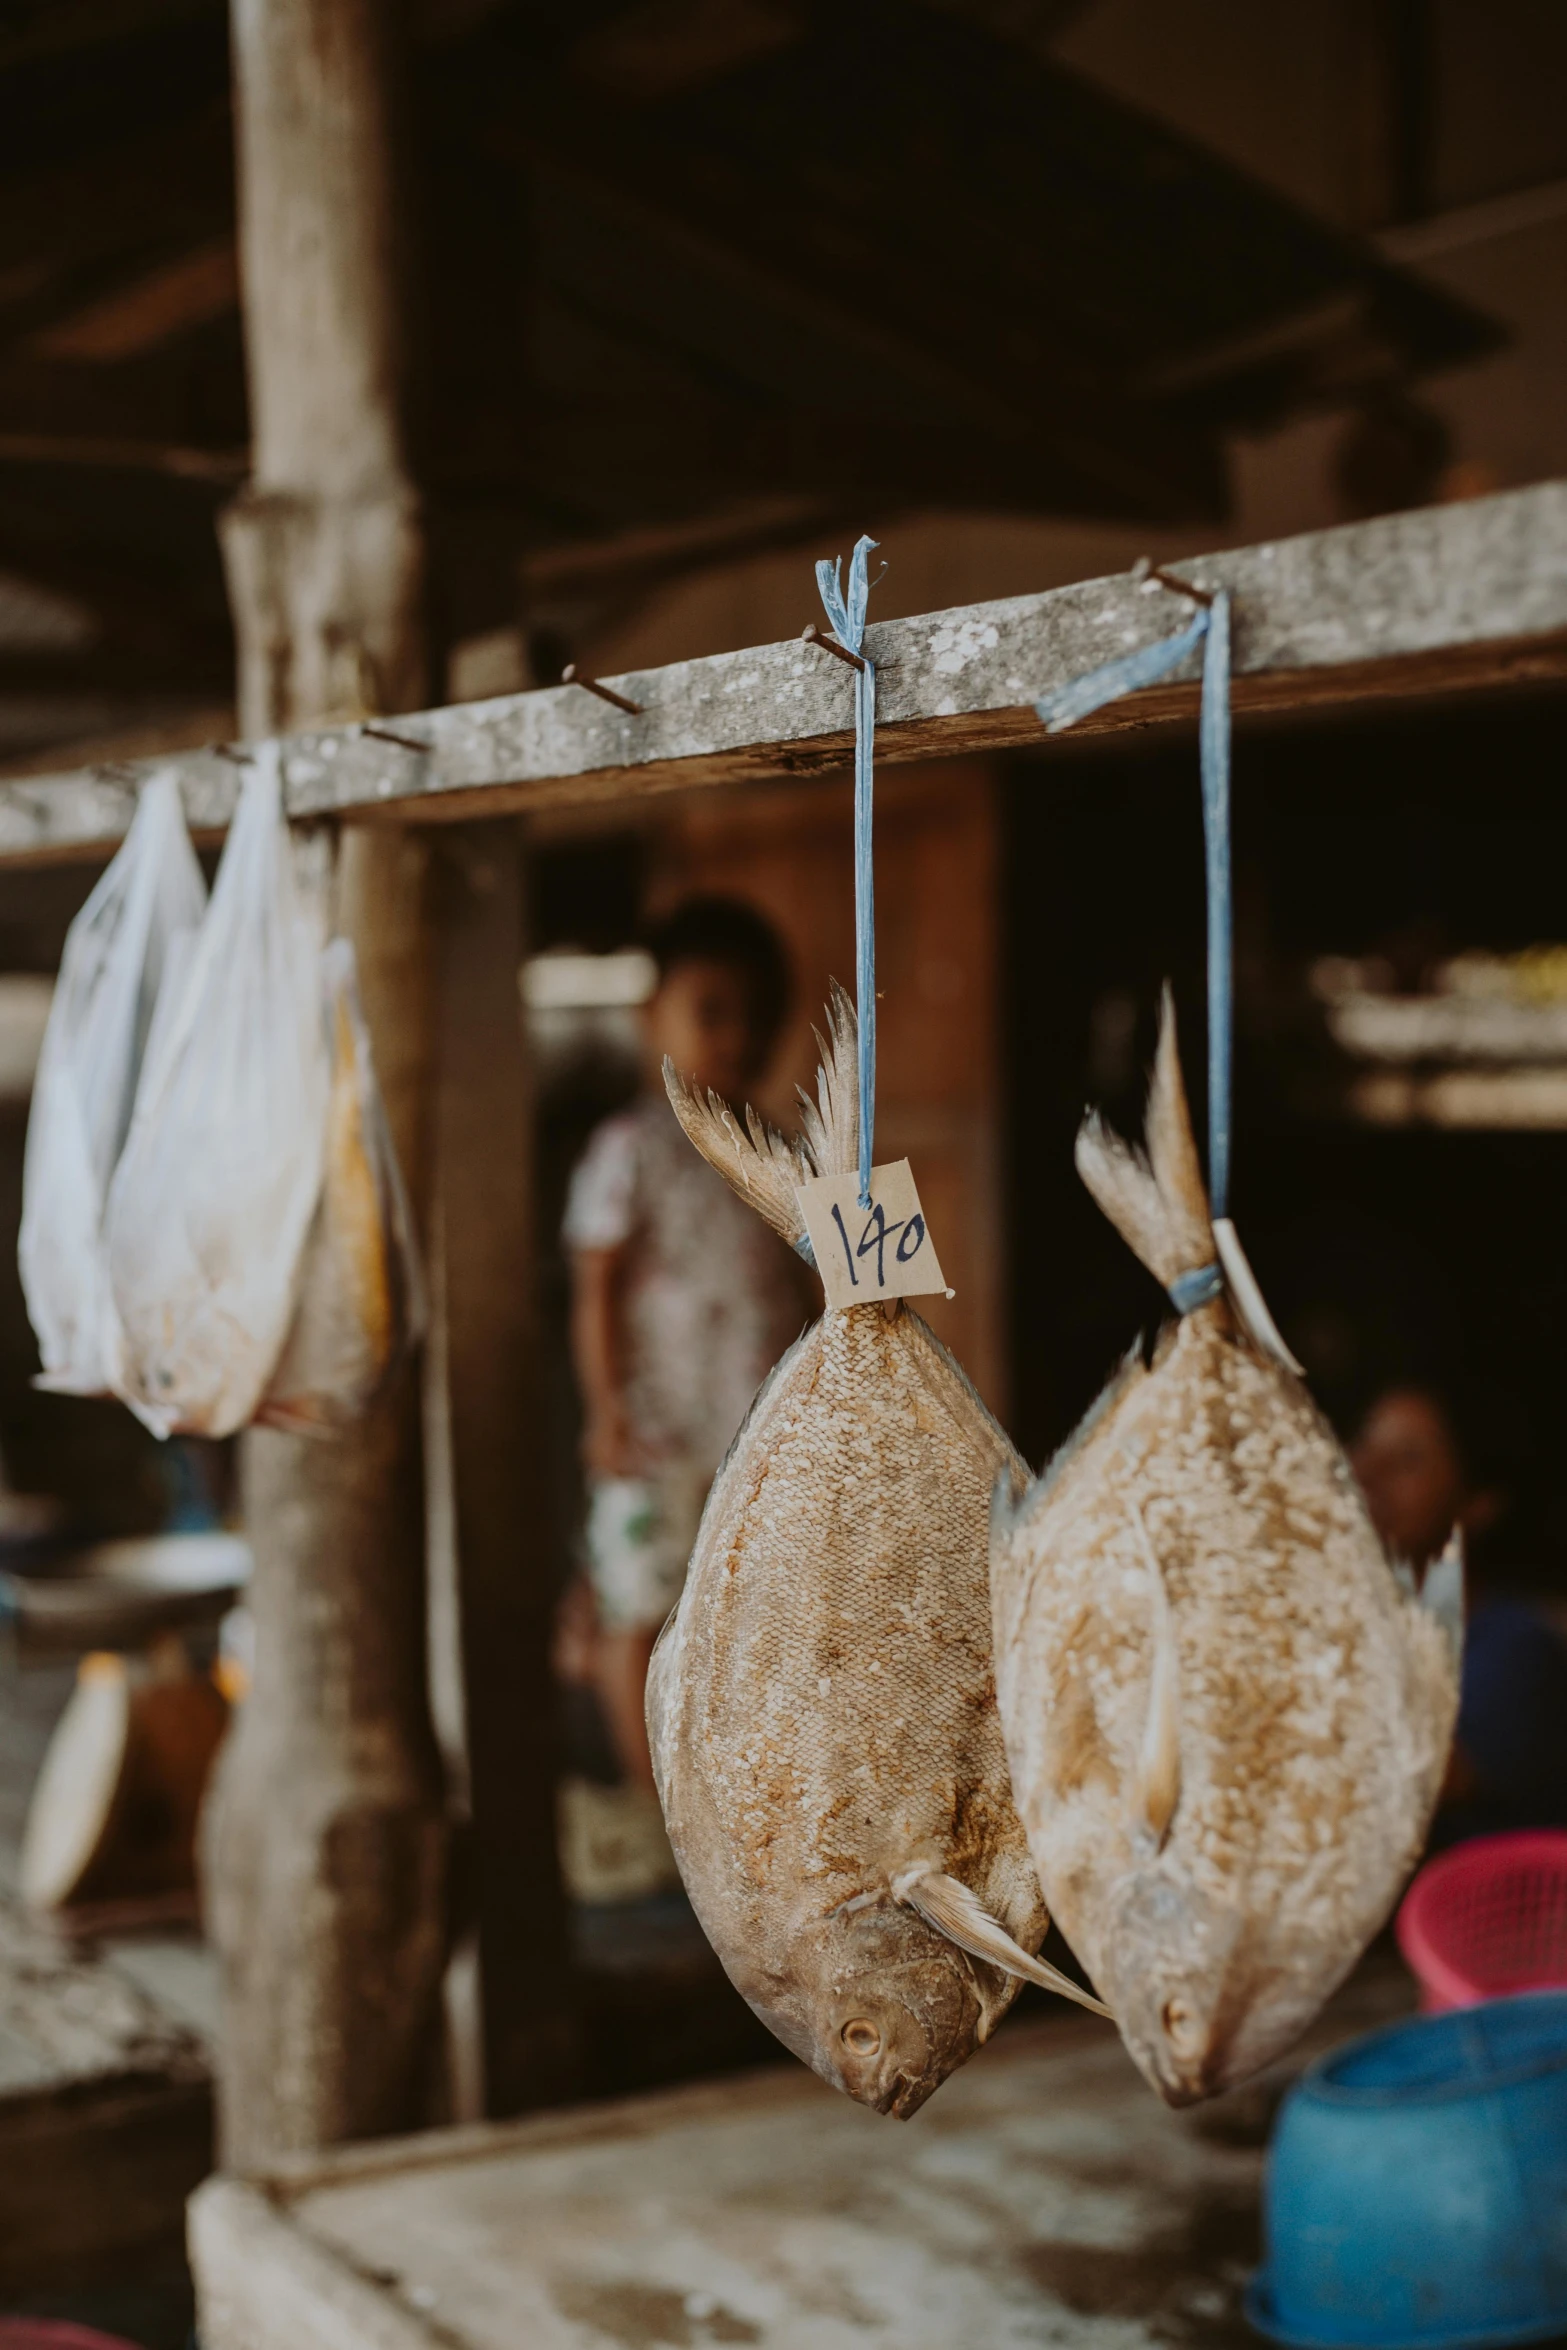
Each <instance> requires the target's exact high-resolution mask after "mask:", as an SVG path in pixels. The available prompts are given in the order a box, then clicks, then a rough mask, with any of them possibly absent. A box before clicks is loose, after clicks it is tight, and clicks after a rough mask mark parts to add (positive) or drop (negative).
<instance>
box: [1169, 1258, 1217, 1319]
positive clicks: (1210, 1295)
mask: <svg viewBox="0 0 1567 2350" xmlns="http://www.w3.org/2000/svg"><path fill="white" fill-rule="evenodd" d="M1223 1287H1224V1275H1223V1274H1222V1273H1221V1272H1220V1270H1219V1268H1218V1266H1217V1265H1198V1266H1196V1267H1195V1268H1194V1270H1193V1271H1192V1272H1190V1273H1177V1274H1176V1276H1175V1279H1174V1280H1173V1281H1172V1282H1171V1283H1170V1285H1169V1287H1168V1288H1167V1289H1166V1291H1165V1296H1166V1297H1167V1298H1168V1299H1169V1301H1170V1303H1171V1305H1172V1306H1174V1308H1175V1310H1176V1312H1177V1313H1178V1314H1195V1313H1196V1311H1197V1308H1198V1307H1199V1306H1205V1305H1210V1304H1211V1303H1212V1301H1213V1300H1214V1299H1215V1298H1216V1297H1217V1296H1218V1295H1219V1294H1220V1292H1221V1290H1222V1289H1223Z"/></svg>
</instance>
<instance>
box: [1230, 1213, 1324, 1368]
mask: <svg viewBox="0 0 1567 2350" xmlns="http://www.w3.org/2000/svg"><path fill="white" fill-rule="evenodd" d="M1213 1245H1214V1247H1215V1249H1216V1250H1217V1251H1218V1255H1219V1268H1220V1270H1221V1272H1222V1273H1223V1275H1224V1287H1225V1291H1226V1293H1227V1295H1228V1297H1229V1301H1230V1304H1231V1305H1232V1306H1233V1307H1234V1309H1235V1312H1236V1316H1237V1318H1238V1320H1239V1321H1240V1323H1241V1325H1242V1327H1243V1328H1244V1330H1245V1332H1246V1335H1247V1337H1248V1338H1249V1339H1250V1340H1251V1342H1252V1345H1253V1346H1254V1347H1255V1348H1256V1349H1257V1352H1258V1353H1259V1354H1260V1355H1266V1357H1267V1359H1268V1361H1269V1362H1271V1363H1277V1364H1278V1366H1279V1369H1280V1370H1281V1371H1293V1372H1294V1374H1295V1376H1296V1378H1297V1379H1304V1377H1305V1376H1306V1373H1305V1368H1304V1366H1303V1365H1302V1364H1300V1363H1298V1362H1297V1361H1296V1360H1295V1357H1294V1356H1293V1355H1292V1354H1291V1353H1290V1350H1289V1348H1288V1346H1287V1345H1286V1344H1285V1342H1284V1338H1283V1335H1282V1333H1281V1332H1280V1329H1279V1326H1278V1324H1277V1322H1275V1320H1274V1319H1273V1316H1272V1315H1271V1314H1270V1313H1269V1311H1268V1303H1267V1300H1266V1298H1265V1297H1264V1296H1263V1294H1262V1291H1261V1289H1260V1288H1259V1287H1258V1284H1257V1276H1256V1274H1255V1273H1254V1272H1253V1271H1252V1269H1251V1264H1250V1261H1249V1260H1248V1258H1247V1255H1246V1251H1245V1250H1244V1249H1243V1248H1242V1246H1241V1236H1240V1234H1239V1233H1238V1232H1237V1231H1236V1229H1235V1227H1234V1225H1233V1224H1232V1223H1231V1222H1230V1219H1229V1217H1228V1216H1215V1217H1214V1219H1213Z"/></svg>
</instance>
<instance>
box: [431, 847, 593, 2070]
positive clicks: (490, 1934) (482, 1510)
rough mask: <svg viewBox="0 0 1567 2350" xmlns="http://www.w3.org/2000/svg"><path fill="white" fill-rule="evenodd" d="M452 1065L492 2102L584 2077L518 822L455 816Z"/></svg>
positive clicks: (473, 1761) (467, 1650)
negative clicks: (558, 1828) (554, 1671)
mask: <svg viewBox="0 0 1567 2350" xmlns="http://www.w3.org/2000/svg"><path fill="white" fill-rule="evenodd" d="M435 884H436V886H435V903H436V908H437V921H438V928H439V938H440V948H439V966H440V1015H439V1061H440V1081H439V1086H438V1090H437V1114H436V1188H435V1215H434V1231H433V1233H432V1250H433V1251H438V1252H439V1262H438V1266H437V1271H438V1276H439V1277H438V1280H437V1282H436V1285H435V1286H436V1287H437V1289H438V1291H439V1293H440V1295H441V1298H442V1300H443V1305H444V1317H445V1339H446V1345H445V1404H446V1425H447V1450H448V1453H449V1459H450V1479H451V1495H452V1537H453V1540H452V1550H453V1553H454V1557H453V1568H454V1576H455V1586H456V1591H455V1597H456V1607H455V1614H456V1618H457V1625H458V1638H459V1644H460V1647H459V1653H460V1659H461V1670H462V1684H463V1714H464V1723H463V1732H464V1745H465V1750H466V1758H467V1766H468V1768H467V1783H468V1800H469V1806H470V1822H469V1836H470V1845H469V1851H470V1860H471V1870H470V1874H471V1882H472V1887H473V1896H474V1902H473V1906H474V1910H475V1913H476V1920H477V1926H478V1937H479V1983H480V2004H481V2015H482V2019H483V2021H482V2040H483V2062H484V2092H485V2094H484V2102H485V2107H486V2110H487V2111H488V2112H489V2113H491V2114H497V2115H499V2114H512V2113H518V2112H521V2111H522V2110H523V2109H524V2108H525V2107H528V2106H533V2105H541V2104H549V2103H551V2102H555V2103H558V2102H560V2101H561V2100H562V2099H564V2098H566V2097H569V2096H570V2095H571V2094H572V2093H573V2090H574V2087H575V2084H576V2034H575V2017H574V2008H573V2003H572V1985H571V1965H570V1953H569V1950H568V1947H567V1933H566V1913H565V1906H564V1901H563V1897H562V1892H561V1884H560V1871H559V1866H558V1861H557V1854H556V1836H555V1805H554V1797H555V1781H556V1776H557V1760H558V1758H557V1752H556V1746H557V1730H556V1725H557V1707H556V1698H555V1690H554V1684H553V1679H552V1676H551V1673H550V1667H549V1647H550V1625H551V1617H552V1613H553V1607H554V1601H555V1596H556V1592H555V1584H554V1579H553V1576H552V1573H551V1569H552V1567H553V1565H554V1561H555V1558H556V1555H557V1551H556V1536H557V1532H558V1530H557V1529H556V1528H554V1527H553V1526H552V1525H551V1524H550V1523H549V1522H548V1520H549V1515H550V1509H549V1500H550V1489H551V1480H550V1478H549V1475H548V1469H547V1463H546V1460H545V1442H546V1435H545V1414H544V1409H543V1398H542V1396H541V1395H540V1394H539V1392H538V1361H539V1353H538V1340H537V1304H538V1301H537V1298H536V1295H535V1291H534V1284H533V1281H532V1279H531V1269H532V1263H533V1258H534V1235H533V1220H534V1212H535V1211H534V1199H533V1184H532V1180H531V1175H532V1158H533V1123H534V1122H533V1096H532V1083H531V1073H530V1069H529V1060H528V1053H527V1050H526V1043H525V1038H524V1034H523V1026H522V1017H521V1002H520V998H519V993H518V986H517V979H518V972H519V969H520V966H521V962H522V956H523V950H524V943H525V941H524V929H523V906H522V849H521V842H520V840H519V837H518V825H517V823H516V821H515V819H510V818H505V817H502V818H501V819H500V820H499V821H498V822H495V823H490V824H464V825H457V826H454V827H453V828H452V829H451V830H450V832H449V833H448V834H447V835H446V837H445V839H444V840H443V841H442V843H441V846H440V848H439V850H438V852H437V863H436V874H435Z"/></svg>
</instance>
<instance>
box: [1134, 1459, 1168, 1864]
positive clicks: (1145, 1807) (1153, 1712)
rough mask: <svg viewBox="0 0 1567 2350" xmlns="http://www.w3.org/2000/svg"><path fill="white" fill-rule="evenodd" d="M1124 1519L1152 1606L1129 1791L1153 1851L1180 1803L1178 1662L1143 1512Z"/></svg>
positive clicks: (1160, 1574) (1139, 1825)
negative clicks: (1143, 1707) (1143, 1703)
mask: <svg viewBox="0 0 1567 2350" xmlns="http://www.w3.org/2000/svg"><path fill="white" fill-rule="evenodd" d="M1127 1515H1128V1517H1129V1518H1130V1519H1131V1521H1132V1529H1133V1531H1134V1533H1135V1534H1136V1536H1137V1543H1138V1548H1139V1549H1140V1550H1141V1552H1142V1554H1143V1564H1144V1566H1145V1567H1146V1568H1147V1570H1148V1588H1149V1594H1150V1597H1151V1599H1152V1603H1153V1674H1152V1677H1151V1679H1150V1681H1149V1684H1148V1719H1147V1721H1146V1722H1145V1723H1144V1725H1143V1745H1142V1752H1141V1754H1140V1755H1139V1756H1138V1760H1137V1777H1136V1780H1135V1782H1134V1785H1133V1789H1132V1828H1133V1832H1134V1834H1139V1833H1140V1834H1141V1835H1142V1836H1144V1837H1146V1838H1150V1839H1151V1840H1152V1843H1153V1848H1154V1850H1155V1851H1156V1852H1157V1851H1158V1850H1159V1848H1160V1846H1161V1845H1162V1844H1163V1842H1164V1840H1165V1838H1166V1836H1168V1834H1169V1833H1170V1822H1171V1821H1172V1820H1173V1819H1174V1817H1175V1807H1176V1805H1177V1804H1178V1803H1179V1801H1180V1799H1181V1704H1180V1658H1179V1655H1178V1654H1177V1651H1176V1646H1175V1618H1174V1616H1173V1615H1172V1614H1171V1611H1170V1595H1169V1593H1168V1591H1166V1589H1165V1587H1164V1575H1163V1572H1162V1570H1161V1568H1160V1565H1159V1561H1158V1559H1157V1558H1156V1557H1155V1556H1154V1547H1153V1544H1152V1543H1151V1542H1150V1541H1149V1539H1148V1529H1147V1527H1146V1526H1145V1525H1144V1523H1143V1513H1142V1511H1141V1510H1140V1509H1139V1508H1138V1507H1137V1504H1136V1503H1135V1502H1129V1503H1128V1504H1127Z"/></svg>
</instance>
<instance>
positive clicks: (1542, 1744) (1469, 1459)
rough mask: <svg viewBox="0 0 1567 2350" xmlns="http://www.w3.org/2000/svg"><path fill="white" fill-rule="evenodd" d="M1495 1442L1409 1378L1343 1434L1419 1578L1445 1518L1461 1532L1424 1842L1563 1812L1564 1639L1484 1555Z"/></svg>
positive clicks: (1454, 1405) (1493, 1499)
mask: <svg viewBox="0 0 1567 2350" xmlns="http://www.w3.org/2000/svg"><path fill="white" fill-rule="evenodd" d="M1493 1450H1495V1448H1494V1447H1488V1446H1487V1444H1486V1439H1485V1429H1484V1418H1483V1414H1481V1413H1480V1412H1478V1411H1476V1410H1475V1409H1473V1408H1472V1407H1471V1408H1469V1409H1466V1408H1465V1405H1464V1403H1463V1401H1462V1399H1461V1398H1460V1397H1459V1396H1458V1395H1457V1393H1456V1392H1450V1391H1448V1390H1446V1389H1443V1388H1439V1387H1436V1386H1433V1385H1427V1384H1425V1383H1423V1382H1418V1381H1410V1382H1408V1383H1404V1384H1398V1385H1394V1386H1390V1387H1388V1388H1385V1389H1384V1390H1383V1391H1382V1393H1381V1394H1379V1395H1378V1396H1377V1397H1376V1398H1375V1399H1374V1401H1373V1402H1372V1404H1371V1406H1370V1408H1369V1410H1368V1411H1367V1412H1366V1413H1365V1415H1364V1417H1363V1418H1362V1420H1361V1423H1360V1428H1359V1432H1358V1434H1357V1435H1356V1437H1355V1440H1354V1442H1353V1443H1352V1445H1351V1446H1350V1455H1349V1457H1350V1462H1351V1465H1352V1466H1353V1468H1354V1471H1355V1475H1356V1477H1357V1478H1358V1479H1359V1481H1360V1485H1361V1489H1362V1491H1363V1492H1364V1494H1365V1497H1366V1504H1367V1507H1368V1508H1369V1510H1370V1512H1371V1518H1372V1522H1373V1524H1374V1525H1375V1527H1376V1529H1377V1532H1378V1533H1379V1534H1380V1535H1381V1537H1382V1539H1383V1541H1384V1543H1385V1544H1386V1545H1387V1548H1388V1551H1389V1553H1390V1554H1391V1555H1392V1556H1393V1557H1395V1558H1402V1559H1405V1560H1407V1561H1408V1563H1409V1565H1410V1566H1411V1567H1412V1568H1413V1570H1414V1572H1415V1574H1416V1577H1417V1578H1420V1577H1423V1576H1424V1574H1425V1571H1426V1569H1427V1567H1428V1566H1429V1565H1430V1563H1431V1561H1432V1560H1433V1559H1434V1558H1435V1557H1436V1556H1437V1554H1438V1553H1439V1552H1440V1551H1441V1550H1442V1549H1443V1547H1444V1546H1445V1544H1446V1542H1447V1538H1448V1535H1449V1534H1450V1532H1451V1531H1452V1529H1453V1528H1454V1526H1457V1527H1458V1528H1459V1529H1460V1530H1461V1532H1462V1533H1463V1536H1464V1547H1465V1553H1466V1583H1467V1591H1468V1619H1467V1623H1466V1626H1465V1633H1464V1660H1463V1685H1462V1694H1461V1697H1460V1701H1459V1711H1458V1729H1457V1734H1456V1736H1455V1739H1454V1743H1453V1755H1452V1760H1451V1762H1450V1764H1449V1767H1448V1774H1447V1779H1446V1782H1445V1784H1444V1786H1443V1790H1442V1800H1441V1807H1440V1810H1439V1812H1438V1815H1437V1822H1436V1826H1435V1829H1434V1830H1433V1833H1432V1842H1433V1844H1435V1845H1442V1844H1453V1843H1457V1842H1458V1841H1459V1840H1460V1839H1461V1838H1463V1837H1466V1836H1480V1835H1490V1834H1494V1833H1496V1832H1498V1831H1501V1830H1504V1829H1508V1828H1531V1827H1557V1826H1567V1646H1564V1644H1563V1642H1562V1640H1561V1639H1560V1637H1559V1636H1558V1634H1557V1632H1556V1631H1555V1629H1554V1628H1553V1626H1552V1625H1551V1623H1550V1622H1549V1621H1548V1619H1547V1618H1546V1617H1545V1615H1544V1614H1542V1612H1541V1611H1540V1609H1539V1608H1538V1607H1536V1606H1533V1605H1531V1604H1530V1602H1529V1601H1528V1600H1527V1599H1525V1598H1522V1597H1518V1596H1513V1595H1509V1594H1508V1593H1507V1592H1506V1591H1505V1590H1503V1589H1501V1588H1500V1587H1499V1586H1498V1584H1497V1582H1496V1580H1495V1579H1494V1577H1493V1575H1492V1573H1491V1571H1490V1569H1489V1566H1488V1561H1487V1537H1488V1535H1489V1534H1490V1533H1491V1531H1492V1529H1493V1528H1494V1527H1495V1526H1496V1525H1497V1524H1498V1523H1499V1521H1500V1520H1501V1519H1502V1517H1503V1516H1504V1514H1505V1512H1506V1510H1507V1506H1508V1501H1509V1495H1508V1492H1507V1489H1506V1486H1505V1484H1504V1483H1503V1482H1502V1481H1501V1478H1500V1477H1499V1476H1498V1475H1497V1474H1496V1471H1497V1469H1498V1467H1499V1462H1498V1461H1494V1460H1492V1459H1490V1458H1489V1457H1488V1453H1489V1452H1490V1451H1493Z"/></svg>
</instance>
